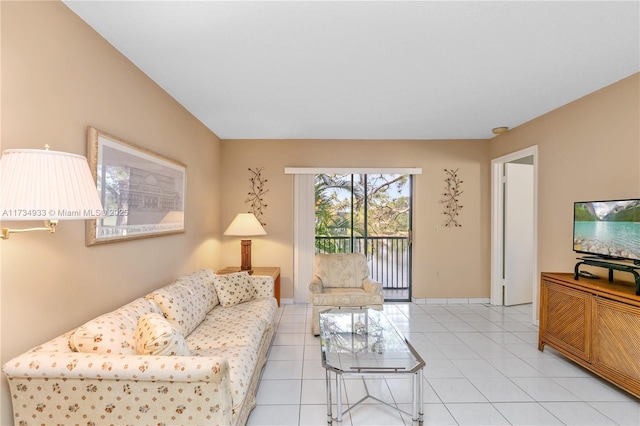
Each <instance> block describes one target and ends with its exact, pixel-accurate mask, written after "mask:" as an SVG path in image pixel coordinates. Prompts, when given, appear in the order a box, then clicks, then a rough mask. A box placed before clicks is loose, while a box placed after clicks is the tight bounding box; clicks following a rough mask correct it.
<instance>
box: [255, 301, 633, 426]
mask: <svg viewBox="0 0 640 426" xmlns="http://www.w3.org/2000/svg"><path fill="white" fill-rule="evenodd" d="M531 309H532V307H531V305H522V306H515V307H501V306H491V305H482V304H468V305H416V304H413V303H386V304H385V305H384V310H385V312H386V314H387V315H388V316H389V317H390V318H391V319H392V321H393V322H394V323H395V324H396V325H397V326H398V328H399V329H400V330H401V331H402V332H403V333H405V336H406V337H407V339H408V340H409V341H410V342H411V343H412V345H413V346H414V347H415V348H416V350H417V351H418V352H419V353H420V354H421V356H422V357H423V358H424V360H425V362H426V367H425V369H424V380H425V383H424V402H425V405H424V408H425V422H424V424H425V425H485V426H488V425H537V426H544V425H579V426H585V425H598V426H600V425H634V426H638V425H640V400H638V399H637V398H634V397H633V396H631V395H629V394H627V393H625V392H623V391H621V390H619V389H618V388H617V387H615V386H613V385H610V384H609V383H608V382H606V381H604V380H602V379H600V378H598V377H596V376H594V375H593V374H591V373H590V372H589V371H587V370H585V369H583V368H582V367H580V366H578V365H576V364H574V363H572V362H571V361H569V360H567V359H565V358H564V357H563V356H562V355H560V354H559V353H558V352H557V351H555V350H553V349H551V348H549V347H546V348H545V350H544V352H540V351H538V349H537V344H538V329H537V328H536V327H535V326H534V325H532V324H531V318H532V315H531ZM310 316H311V307H310V306H307V305H284V306H283V307H280V308H279V309H278V314H277V318H276V321H277V323H278V328H277V331H276V335H275V337H274V341H273V344H272V346H271V350H270V352H269V360H268V362H267V365H266V366H265V368H264V371H263V373H262V379H261V381H260V384H259V387H258V391H257V406H256V408H255V409H254V410H253V411H252V413H251V415H250V417H249V420H248V423H247V424H248V425H249V426H285V425H326V405H325V404H326V390H325V370H324V369H323V368H322V365H321V361H320V359H321V358H320V340H319V338H318V337H314V336H313V335H312V334H311V333H310V331H309V330H310V325H309V324H310ZM334 384H335V381H334ZM344 384H345V392H344V393H343V402H344V404H345V405H344V407H345V409H346V408H348V407H349V403H353V402H355V401H358V400H359V399H360V398H362V396H363V395H364V387H363V384H362V381H361V379H357V378H353V379H346V380H344ZM367 386H368V388H369V391H370V392H371V393H372V394H373V395H375V396H376V397H378V398H380V399H381V400H383V401H387V402H389V403H391V404H394V405H396V406H398V407H400V408H402V409H403V410H405V411H409V412H410V411H411V407H410V405H411V404H410V403H411V392H410V380H408V379H405V378H397V377H393V376H386V377H383V378H371V379H367ZM334 414H335V407H334ZM334 424H335V422H334ZM410 424H412V422H411V418H410V416H407V415H405V414H400V413H399V412H397V411H395V410H393V409H391V408H389V407H387V406H385V405H383V404H380V403H377V402H376V401H375V400H371V399H368V400H367V401H365V403H363V404H362V405H360V406H358V407H356V408H354V409H353V410H352V411H350V412H349V413H347V415H345V416H344V419H343V421H342V425H345V426H352V425H353V426H359V425H361V426H376V425H381V426H383V425H384V426H395V425H410Z"/></svg>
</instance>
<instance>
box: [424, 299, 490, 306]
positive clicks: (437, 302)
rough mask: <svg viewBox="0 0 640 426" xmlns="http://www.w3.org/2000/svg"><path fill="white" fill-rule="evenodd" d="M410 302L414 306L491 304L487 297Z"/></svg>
mask: <svg viewBox="0 0 640 426" xmlns="http://www.w3.org/2000/svg"><path fill="white" fill-rule="evenodd" d="M411 301H412V302H413V303H415V304H416V305H469V304H474V303H484V304H487V303H491V299H490V298H488V297H478V298H470V299H464V298H457V299H416V298H415V297H413V298H411Z"/></svg>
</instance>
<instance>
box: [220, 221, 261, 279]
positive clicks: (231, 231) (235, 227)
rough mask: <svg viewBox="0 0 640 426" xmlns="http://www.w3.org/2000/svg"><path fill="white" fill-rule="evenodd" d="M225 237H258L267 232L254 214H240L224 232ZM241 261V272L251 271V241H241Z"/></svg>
mask: <svg viewBox="0 0 640 426" xmlns="http://www.w3.org/2000/svg"><path fill="white" fill-rule="evenodd" d="M224 235H231V236H239V237H251V236H256V235H267V231H265V230H264V228H263V227H262V225H261V224H260V222H259V221H258V219H256V217H255V216H254V215H253V213H238V215H237V216H236V218H235V219H233V222H231V225H229V227H228V228H227V230H226V231H224ZM240 259H241V265H240V270H241V271H248V272H249V273H252V272H253V271H252V270H251V240H241V241H240Z"/></svg>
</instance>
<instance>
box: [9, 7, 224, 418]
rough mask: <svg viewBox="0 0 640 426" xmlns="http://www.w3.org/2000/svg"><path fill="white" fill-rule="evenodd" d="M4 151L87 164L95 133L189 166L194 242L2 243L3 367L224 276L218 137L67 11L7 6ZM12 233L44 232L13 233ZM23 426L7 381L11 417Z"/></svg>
mask: <svg viewBox="0 0 640 426" xmlns="http://www.w3.org/2000/svg"><path fill="white" fill-rule="evenodd" d="M1 8H2V9H1V10H2V15H1V18H2V21H1V28H2V75H1V77H2V80H1V83H2V104H1V107H2V117H1V118H2V149H7V148H42V147H44V144H45V143H48V144H50V145H51V147H52V149H54V150H59V151H68V152H73V153H78V154H82V155H86V136H85V132H86V128H87V126H89V125H91V126H95V127H97V128H99V129H101V130H104V131H106V132H109V133H111V134H113V135H116V136H118V137H120V138H122V139H125V140H127V141H130V142H133V143H136V144H138V145H141V146H144V147H145V148H148V149H151V150H153V151H155V152H157V153H159V154H162V155H165V156H167V157H170V158H174V159H176V160H179V161H181V162H183V163H185V164H186V165H187V186H188V190H187V198H186V201H187V206H186V209H187V217H186V222H187V232H186V233H184V234H179V235H175V236H167V237H160V238H150V239H145V240H137V241H130V242H123V243H115V244H106V245H103V246H94V247H90V248H88V247H85V245H84V221H65V222H61V223H60V224H59V226H58V232H57V233H56V234H55V235H50V234H47V233H44V232H42V233H29V234H14V235H12V236H11V239H10V240H8V241H3V242H1V243H0V244H1V245H2V259H1V269H0V275H1V278H2V281H1V283H2V289H1V290H2V293H1V296H2V299H1V326H2V329H1V333H2V334H1V336H2V363H4V362H6V361H7V360H8V359H10V358H11V357H13V356H15V355H17V354H19V353H21V352H23V351H25V350H27V349H29V348H30V347H33V346H35V345H37V344H40V343H43V342H45V341H46V340H48V339H50V338H52V337H55V336H57V335H59V334H60V333H62V332H64V331H67V330H70V329H71V328H73V327H76V326H78V325H80V324H82V323H83V322H84V321H86V320H88V319H90V318H93V317H95V316H97V315H99V314H101V313H104V312H107V311H109V310H112V309H114V308H116V307H118V306H119V305H121V304H123V303H125V302H127V301H130V300H132V299H134V298H135V297H138V296H141V295H144V294H146V293H147V292H149V291H150V290H152V289H154V288H156V287H158V286H160V285H163V284H166V283H168V282H169V281H170V280H171V279H172V278H174V277H176V276H178V275H180V274H182V273H185V272H189V271H193V270H195V269H197V268H199V267H210V268H215V267H217V266H218V264H217V257H216V256H217V253H218V252H219V235H220V229H219V227H220V213H219V212H220V210H219V208H218V206H219V204H220V203H219V202H220V192H219V188H220V185H219V176H220V171H219V168H218V164H219V162H220V144H219V140H218V139H217V137H216V136H215V135H214V134H213V133H212V132H211V131H209V130H208V129H207V128H205V127H204V126H203V125H202V124H201V123H200V122H199V121H197V120H196V119H194V118H193V117H192V116H191V115H190V114H189V113H188V112H187V111H186V110H185V109H184V108H183V107H181V106H180V105H179V104H177V103H176V102H175V100H174V99H172V98H171V97H170V96H168V95H167V94H166V93H165V92H164V91H162V90H161V89H160V88H159V87H158V86H157V85H156V84H155V83H153V82H152V81H151V80H150V79H149V78H148V77H147V76H146V75H144V74H143V73H142V72H140V71H139V70H138V69H137V68H136V67H135V66H133V64H131V63H130V62H129V61H128V60H126V59H125V58H124V57H123V56H122V55H121V54H120V53H119V52H117V51H116V50H115V49H114V48H113V47H111V46H110V45H109V44H108V43H106V42H105V41H104V40H103V39H102V38H101V37H100V36H99V35H98V34H97V33H95V32H94V31H93V30H92V29H91V28H90V27H89V26H87V25H86V24H85V23H84V22H83V21H81V20H80V19H79V18H77V17H76V15H75V14H73V13H72V12H71V11H70V10H69V9H68V8H67V7H66V6H64V5H63V4H62V3H58V2H53V3H51V2H42V3H39V2H1ZM2 225H3V226H11V227H30V226H39V224H38V223H36V222H22V223H21V222H5V223H3V224H2ZM0 424H3V425H9V424H12V419H11V408H10V398H9V394H8V387H7V384H6V379H5V378H4V376H3V378H2V418H0Z"/></svg>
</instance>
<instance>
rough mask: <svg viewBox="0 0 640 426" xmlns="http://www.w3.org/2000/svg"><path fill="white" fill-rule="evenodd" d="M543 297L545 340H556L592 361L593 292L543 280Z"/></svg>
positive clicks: (579, 355) (555, 343)
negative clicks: (590, 293)
mask: <svg viewBox="0 0 640 426" xmlns="http://www.w3.org/2000/svg"><path fill="white" fill-rule="evenodd" d="M541 298H542V300H541V303H540V306H541V307H542V309H541V312H540V314H541V315H540V328H541V330H540V331H541V332H542V333H541V334H542V340H543V341H544V342H549V343H551V344H553V346H554V347H555V348H556V349H559V350H563V351H566V352H568V353H570V354H573V355H575V356H577V357H579V358H581V359H583V360H585V361H589V359H590V354H591V351H590V345H591V339H590V337H591V336H590V334H591V296H590V295H589V294H587V293H584V292H581V291H577V290H573V289H571V288H567V287H564V286H562V285H559V284H555V283H553V282H551V281H547V280H543V281H542V294H541ZM541 343H542V342H541Z"/></svg>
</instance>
